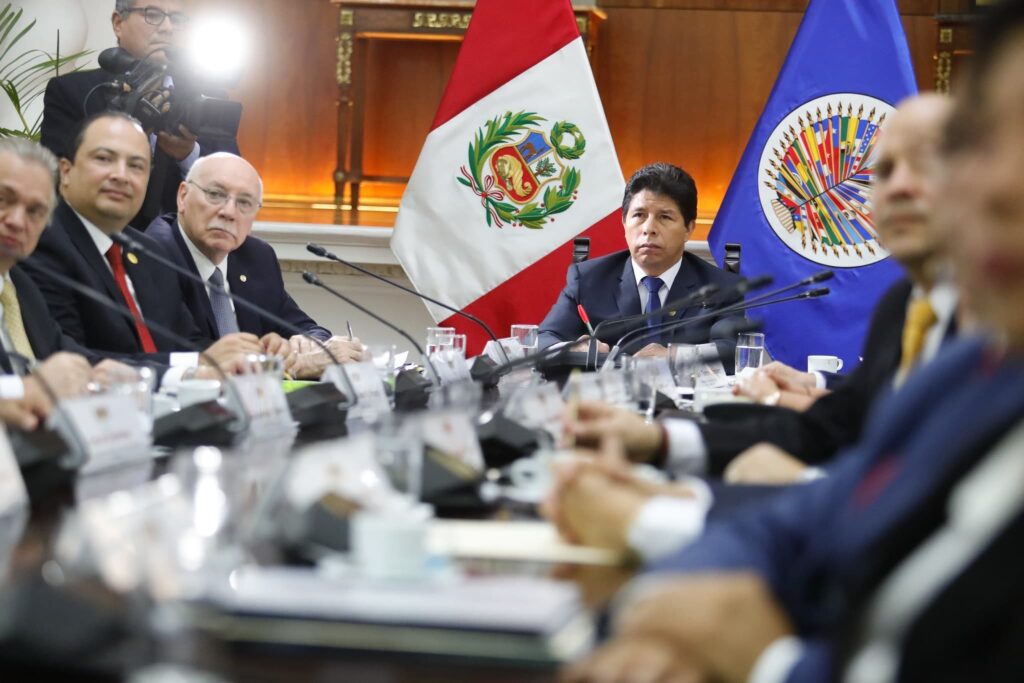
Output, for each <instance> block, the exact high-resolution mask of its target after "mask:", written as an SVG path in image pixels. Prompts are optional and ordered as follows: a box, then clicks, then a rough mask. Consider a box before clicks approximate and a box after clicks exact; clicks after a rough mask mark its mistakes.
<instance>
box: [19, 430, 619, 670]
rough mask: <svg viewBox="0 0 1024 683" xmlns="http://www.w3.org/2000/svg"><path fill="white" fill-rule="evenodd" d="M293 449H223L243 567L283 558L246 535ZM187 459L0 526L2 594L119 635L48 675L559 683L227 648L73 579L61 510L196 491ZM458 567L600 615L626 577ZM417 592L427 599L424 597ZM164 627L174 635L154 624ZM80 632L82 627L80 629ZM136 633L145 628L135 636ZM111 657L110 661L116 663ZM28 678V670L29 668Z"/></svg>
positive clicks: (59, 497)
mask: <svg viewBox="0 0 1024 683" xmlns="http://www.w3.org/2000/svg"><path fill="white" fill-rule="evenodd" d="M298 448H299V445H298V444H296V442H295V440H294V436H293V435H290V434H286V435H283V436H281V437H277V438H271V439H263V440H260V439H249V440H247V441H245V442H243V443H242V444H241V445H239V446H235V447H232V448H225V449H223V451H222V452H223V457H224V459H223V463H224V465H225V466H226V467H227V469H226V470H225V471H224V472H223V473H222V474H224V475H225V478H230V479H232V480H234V492H233V493H232V494H231V496H232V497H233V498H234V500H233V501H231V502H230V506H231V507H232V516H233V519H232V520H231V524H230V529H229V530H228V531H227V533H226V534H225V536H224V545H225V546H226V547H227V546H237V547H238V549H239V550H240V552H241V554H242V556H243V557H244V558H245V560H246V561H247V562H256V563H258V564H261V565H268V566H273V565H275V564H278V563H282V562H285V561H286V560H287V558H285V557H283V556H282V553H281V552H280V550H279V549H278V548H275V547H274V546H273V544H272V543H267V542H266V539H264V538H262V537H261V535H260V534H259V533H254V529H253V525H254V524H256V523H257V522H258V520H259V519H260V516H261V515H263V516H265V515H266V510H263V509H262V505H263V503H264V502H265V500H266V498H267V496H268V492H269V491H271V490H273V487H274V486H275V485H276V484H275V481H276V478H277V477H278V476H279V475H280V472H281V471H282V468H283V466H284V465H286V464H287V463H288V461H289V459H290V458H292V457H293V454H294V453H295V452H296V450H297V449H298ZM193 456H194V451H193V449H191V448H189V449H178V450H175V451H164V452H161V453H159V454H158V455H157V456H156V457H154V458H151V459H144V460H142V461H140V462H136V463H132V464H128V465H126V466H125V467H121V468H115V469H113V470H110V471H105V472H99V473H95V474H83V475H79V476H78V477H76V478H74V479H69V480H68V481H67V482H66V484H65V485H63V486H61V487H58V488H57V490H56V491H55V492H54V493H52V494H51V495H50V496H48V497H47V498H46V500H45V501H42V502H34V504H33V506H32V509H31V512H30V513H29V514H28V516H27V520H25V519H24V517H18V518H7V519H3V520H0V521H2V522H3V523H2V524H0V531H6V532H7V533H6V534H3V533H0V539H3V538H7V539H9V542H10V543H11V544H13V545H8V546H6V550H0V566H7V567H8V569H9V571H8V572H7V575H6V579H5V583H4V586H5V587H6V589H7V590H5V591H3V592H2V593H0V594H3V593H7V594H8V595H10V594H12V593H14V592H17V591H21V592H22V593H25V592H26V589H25V588H24V586H26V585H28V586H34V587H35V588H33V591H32V593H31V594H32V595H33V596H35V595H36V594H37V593H38V590H37V589H38V587H39V586H40V585H45V587H46V588H48V589H52V591H53V592H54V595H52V596H50V598H47V599H40V601H39V604H38V605H36V606H34V607H32V608H31V609H32V611H33V612H34V613H36V614H38V615H39V616H40V617H41V618H43V619H44V620H45V619H47V618H50V617H47V616H46V615H47V614H52V615H54V618H56V615H69V616H70V617H71V620H72V621H73V620H75V619H77V617H76V616H75V614H76V612H75V611H74V610H72V611H70V612H69V611H68V607H67V605H61V604H58V603H59V602H60V600H62V599H63V598H61V597H57V596H64V597H70V598H71V599H73V600H75V601H76V602H75V604H76V607H75V609H79V610H86V611H90V612H92V611H95V614H91V615H90V619H93V618H94V617H96V615H102V616H103V618H105V619H110V620H112V621H113V622H114V623H117V624H118V625H119V627H120V628H122V629H124V630H125V631H126V633H125V634H123V635H122V636H119V637H118V638H113V639H112V640H111V642H110V643H106V647H97V646H90V647H96V650H95V651H92V650H90V656H89V657H87V658H85V659H84V660H80V661H74V662H61V652H60V649H59V648H57V651H56V652H54V654H53V659H54V661H53V662H50V665H57V666H59V665H60V664H62V663H67V664H71V665H73V669H72V671H74V672H75V675H78V674H81V673H82V672H83V671H90V674H91V675H93V676H97V680H107V679H118V678H121V677H122V675H123V674H124V673H125V672H130V671H138V670H140V669H144V668H145V667H147V666H152V665H154V664H157V663H164V664H175V665H181V666H183V667H185V668H186V669H187V670H200V671H207V672H210V673H213V674H216V675H218V676H220V677H222V678H223V679H224V680H232V681H234V680H238V681H279V680H303V681H318V680H324V681H327V680H331V681H336V680H340V681H359V682H361V683H374V682H376V681H380V682H382V683H383V682H402V681H410V682H411V681H417V682H418V683H424V682H431V681H438V682H440V681H446V682H451V681H467V682H468V681H487V682H490V683H502V682H504V681H508V682H510V683H511V682H512V681H516V682H525V683H531V682H534V681H536V682H538V683H540V682H546V681H555V680H557V675H558V673H557V667H556V666H554V665H552V664H546V665H537V664H528V663H518V664H517V663H510V662H487V661H483V660H469V659H466V658H458V659H455V658H445V657H438V656H422V655H405V654H395V653H382V652H357V651H347V650H340V649H330V648H320V649H317V648H310V647H306V646H303V647H295V646H289V645H283V644H282V645H265V644H259V645H252V644H249V645H245V644H238V643H232V642H226V641H225V640H224V639H222V638H220V637H218V636H217V634H216V633H213V632H210V630H208V629H204V628H196V627H195V626H196V624H194V623H193V622H194V617H189V616H188V615H189V614H190V610H191V608H190V607H188V606H183V605H182V604H181V603H180V602H179V601H177V600H167V601H166V602H164V601H161V600H158V599H157V600H154V599H152V598H150V597H148V596H145V597H144V596H142V595H140V593H144V591H131V592H128V593H119V592H114V591H112V590H111V589H110V588H108V587H107V586H105V585H104V584H103V582H101V581H99V580H98V579H97V578H96V577H95V576H92V575H90V574H91V572H83V573H81V575H76V572H75V567H74V565H75V564H76V563H75V562H73V561H69V560H68V557H69V556H68V555H67V553H66V552H65V553H64V554H63V555H61V553H60V552H58V550H57V548H58V546H60V545H61V544H64V545H65V546H66V545H74V542H73V540H72V541H69V539H68V538H67V536H68V532H67V530H66V529H64V526H65V525H63V524H62V522H63V521H64V520H65V519H66V513H67V511H68V510H70V509H80V508H81V506H82V505H84V504H87V503H88V501H90V500H97V499H104V498H109V497H110V494H112V493H116V492H124V491H130V490H133V489H134V488H137V487H139V486H140V485H144V484H146V483H147V482H149V483H152V482H157V481H159V480H160V478H161V477H162V476H164V475H167V474H175V475H176V476H177V478H178V479H179V480H180V481H183V482H194V481H195V480H196V476H195V474H196V473H195V467H194V462H193V460H194V458H193ZM493 514H494V515H495V516H505V517H508V516H509V515H510V514H515V515H521V514H522V512H521V510H519V509H517V510H516V511H515V512H514V513H510V512H509V511H508V510H504V509H501V508H499V509H496V510H495V511H494V512H493ZM22 525H23V527H22ZM71 536H72V537H73V534H71ZM72 556H73V554H72ZM462 566H463V568H464V569H465V570H466V571H468V572H469V573H471V574H486V573H510V574H517V573H518V574H522V575H527V576H548V575H552V576H557V577H558V578H560V579H564V580H566V581H576V582H577V584H578V585H579V586H580V589H581V592H582V593H583V596H584V599H585V601H586V603H587V604H588V605H590V606H592V607H593V608H594V609H595V610H599V609H600V606H601V605H602V604H603V603H604V602H605V601H606V600H607V599H608V598H609V597H610V595H611V594H612V593H614V591H615V590H616V589H617V588H618V587H619V586H620V585H621V584H622V583H623V582H624V581H625V580H627V579H628V578H629V576H630V574H631V570H630V569H629V568H628V567H575V568H573V567H566V566H556V565H553V564H547V563H544V562H514V561H483V560H478V561H472V560H470V561H467V562H465V563H463V565H462ZM425 589H428V590H429V587H425ZM82 613H84V612H82ZM161 622H168V623H169V624H171V625H167V624H164V625H162V626H161V625H159V624H160V623H161ZM83 623H90V622H89V620H83ZM143 624H147V626H146V627H144V628H143V627H142V625H143ZM112 651H115V652H116V655H114V656H112V654H111V652H112ZM80 654H81V653H79V655H80ZM79 655H76V657H77V656H79ZM36 664H39V662H36ZM28 670H29V671H35V669H32V668H31V667H30V668H29V669H28ZM59 670H60V669H58V671H59ZM185 680H188V679H185ZM196 680H202V679H196Z"/></svg>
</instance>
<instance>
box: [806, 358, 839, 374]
mask: <svg viewBox="0 0 1024 683" xmlns="http://www.w3.org/2000/svg"><path fill="white" fill-rule="evenodd" d="M842 369H843V359H842V358H840V357H839V356H807V372H839V371H840V370H842Z"/></svg>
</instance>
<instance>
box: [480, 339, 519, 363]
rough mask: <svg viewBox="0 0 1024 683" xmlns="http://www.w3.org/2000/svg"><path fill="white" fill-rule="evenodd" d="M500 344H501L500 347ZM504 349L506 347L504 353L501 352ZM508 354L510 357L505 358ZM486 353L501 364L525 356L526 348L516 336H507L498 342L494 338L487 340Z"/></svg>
mask: <svg viewBox="0 0 1024 683" xmlns="http://www.w3.org/2000/svg"><path fill="white" fill-rule="evenodd" d="M498 344H501V347H500V348H499V346H498ZM502 349H505V353H504V354H503V353H502V352H501V350H502ZM506 354H507V355H508V358H505V355H506ZM484 355H485V356H487V357H488V358H490V359H491V360H493V361H494V362H495V363H498V364H499V365H500V364H501V363H504V362H506V361H513V360H519V359H520V358H525V357H526V349H524V348H523V345H522V344H520V343H519V340H518V339H516V338H515V337H505V338H504V339H499V340H498V343H497V344H496V343H495V342H494V340H493V339H492V340H491V341H489V342H487V345H486V346H484Z"/></svg>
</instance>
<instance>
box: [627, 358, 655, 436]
mask: <svg viewBox="0 0 1024 683" xmlns="http://www.w3.org/2000/svg"><path fill="white" fill-rule="evenodd" d="M659 361H660V359H659V358H634V359H633V387H634V394H635V396H636V405H637V409H638V410H639V411H640V412H642V413H643V415H644V417H645V418H646V419H647V421H648V422H652V421H653V420H654V407H655V404H656V403H657V398H658V377H659V375H660V371H661V367H660V365H659Z"/></svg>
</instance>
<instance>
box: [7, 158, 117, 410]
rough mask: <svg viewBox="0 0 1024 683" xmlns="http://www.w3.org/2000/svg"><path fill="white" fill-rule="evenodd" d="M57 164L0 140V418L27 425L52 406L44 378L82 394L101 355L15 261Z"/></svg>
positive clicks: (31, 241)
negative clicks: (63, 322)
mask: <svg viewBox="0 0 1024 683" xmlns="http://www.w3.org/2000/svg"><path fill="white" fill-rule="evenodd" d="M56 171H57V160H56V159H55V158H54V157H53V155H52V154H51V153H50V152H49V151H47V150H46V149H44V148H42V147H40V146H39V145H38V144H36V143H32V142H28V141H26V140H19V139H16V138H7V139H0V320H2V324H0V327H2V330H0V421H3V422H4V423H6V424H7V425H9V426H13V427H17V428H20V429H24V430H32V429H35V428H36V427H38V426H39V425H40V424H41V423H42V421H43V420H45V418H46V417H47V416H48V414H49V412H50V409H51V408H52V405H51V400H50V397H49V396H48V395H47V392H46V391H45V387H44V384H45V385H46V386H48V387H49V388H51V389H52V390H53V391H54V392H55V393H56V395H57V396H58V397H67V396H73V395H76V394H79V393H84V392H85V390H86V385H87V383H88V382H89V381H90V379H92V378H93V377H94V373H93V370H92V368H90V361H91V362H96V361H98V360H99V359H98V358H95V357H92V356H91V355H90V354H89V352H88V351H86V350H85V349H84V348H82V347H81V346H79V345H78V344H76V343H75V342H74V340H72V339H70V338H69V337H68V336H67V335H65V334H64V333H63V332H62V331H61V329H60V327H59V326H58V325H57V323H56V322H54V320H53V318H52V317H51V316H50V313H49V311H48V310H47V307H46V302H45V300H44V299H43V297H42V294H40V292H39V290H38V288H36V286H35V283H33V282H32V279H31V278H29V277H28V275H26V274H25V273H24V272H23V271H22V269H21V268H20V267H19V266H18V265H17V262H18V261H20V260H21V259H23V258H25V257H26V256H28V255H30V254H31V253H32V252H33V251H34V250H35V248H36V244H37V243H38V241H39V236H40V235H41V234H42V232H43V229H44V228H45V227H46V222H47V220H48V219H49V217H50V213H51V211H52V208H53V206H54V204H55V203H56V196H55V193H54V191H53V185H54V179H55V177H56ZM33 361H35V363H33ZM104 367H108V368H109V367H110V364H109V363H108V364H107V365H106V366H104ZM30 370H31V373H30V372H29V371H30ZM102 371H103V368H102V367H101V368H100V372H102Z"/></svg>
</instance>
